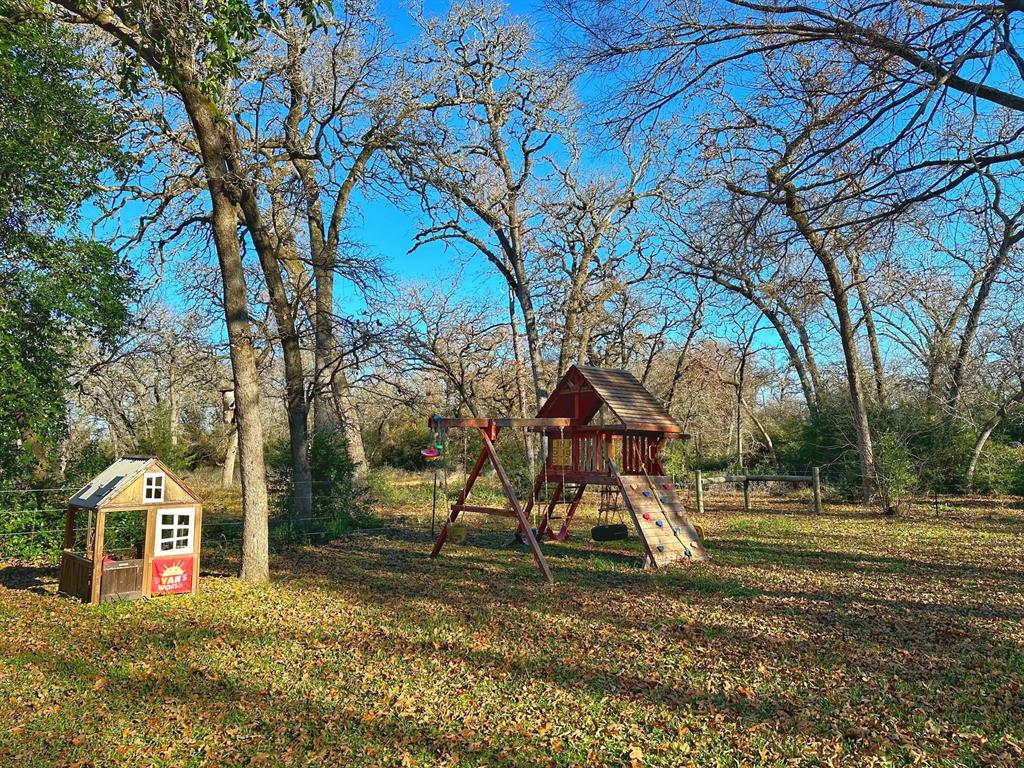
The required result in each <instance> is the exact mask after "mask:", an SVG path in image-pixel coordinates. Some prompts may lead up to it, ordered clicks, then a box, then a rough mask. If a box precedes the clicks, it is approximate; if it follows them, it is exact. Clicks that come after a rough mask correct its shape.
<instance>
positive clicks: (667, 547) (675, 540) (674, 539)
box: [616, 475, 709, 568]
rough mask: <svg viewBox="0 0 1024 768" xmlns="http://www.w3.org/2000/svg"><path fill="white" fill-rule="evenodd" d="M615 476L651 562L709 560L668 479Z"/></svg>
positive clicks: (666, 562)
mask: <svg viewBox="0 0 1024 768" xmlns="http://www.w3.org/2000/svg"><path fill="white" fill-rule="evenodd" d="M616 479H617V480H618V482H619V490H620V491H621V492H622V498H623V500H624V501H625V503H626V509H628V510H629V513H630V515H632V516H633V523H634V525H635V526H636V531H637V534H638V535H639V536H640V541H642V542H643V544H644V548H645V549H646V550H647V556H648V558H649V562H651V563H653V564H654V567H655V568H661V567H662V566H666V565H670V564H671V563H676V562H679V561H683V562H693V561H704V560H708V559H709V558H708V553H707V551H706V550H705V549H704V545H703V543H701V540H700V537H699V536H698V535H697V532H696V531H695V530H694V529H693V525H692V524H691V523H690V518H689V517H688V516H687V514H686V509H685V508H684V507H683V500H682V499H681V498H679V494H678V493H677V492H676V489H675V486H674V485H673V484H672V481H671V480H669V478H667V477H664V476H650V477H648V476H647V475H616Z"/></svg>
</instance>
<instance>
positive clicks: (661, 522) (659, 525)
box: [655, 520, 665, 528]
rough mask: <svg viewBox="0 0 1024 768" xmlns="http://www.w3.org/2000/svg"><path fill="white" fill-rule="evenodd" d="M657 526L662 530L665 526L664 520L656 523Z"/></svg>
mask: <svg viewBox="0 0 1024 768" xmlns="http://www.w3.org/2000/svg"><path fill="white" fill-rule="evenodd" d="M655 525H657V526H658V527H659V528H661V527H662V526H664V525H665V521H664V520H659V521H658V522H657V523H655Z"/></svg>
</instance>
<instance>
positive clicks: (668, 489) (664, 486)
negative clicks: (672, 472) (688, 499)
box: [661, 483, 672, 491]
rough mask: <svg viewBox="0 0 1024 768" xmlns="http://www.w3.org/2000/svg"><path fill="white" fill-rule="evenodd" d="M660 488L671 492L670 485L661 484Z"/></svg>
mask: <svg viewBox="0 0 1024 768" xmlns="http://www.w3.org/2000/svg"><path fill="white" fill-rule="evenodd" d="M661 487H662V488H664V489H665V490H666V491H671V490H672V483H662V484H661Z"/></svg>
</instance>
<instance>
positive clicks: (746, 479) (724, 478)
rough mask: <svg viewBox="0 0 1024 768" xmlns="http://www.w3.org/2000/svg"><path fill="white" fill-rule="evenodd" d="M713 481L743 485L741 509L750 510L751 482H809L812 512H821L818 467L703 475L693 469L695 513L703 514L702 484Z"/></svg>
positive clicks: (709, 483) (708, 483)
mask: <svg viewBox="0 0 1024 768" xmlns="http://www.w3.org/2000/svg"><path fill="white" fill-rule="evenodd" d="M713 483H735V484H736V485H742V486H743V511H744V512H750V484H751V483H810V485H811V488H812V490H813V492H814V513H815V514H817V515H820V514H821V513H822V504H821V473H820V471H819V469H818V467H812V468H811V474H809V475H719V476H713V477H703V475H702V473H701V471H700V470H699V469H697V470H694V473H693V486H694V489H695V490H696V496H697V514H698V515H703V514H704V486H705V484H707V485H711V484H713Z"/></svg>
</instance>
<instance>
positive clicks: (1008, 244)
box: [947, 229, 1024, 412]
mask: <svg viewBox="0 0 1024 768" xmlns="http://www.w3.org/2000/svg"><path fill="white" fill-rule="evenodd" d="M1011 232H1012V230H1009V229H1008V230H1006V231H1004V233H1003V238H1002V240H1001V241H1000V243H999V250H998V251H997V253H996V257H995V258H994V259H992V262H991V263H990V264H989V265H988V268H987V269H986V270H985V273H984V275H983V276H982V278H981V283H980V285H979V286H978V293H977V295H976V296H975V297H974V302H973V303H972V304H971V309H970V311H969V312H968V313H967V323H966V325H965V326H964V333H963V336H961V337H960V345H959V347H958V349H957V353H956V357H955V358H954V360H953V368H952V370H951V372H950V381H949V392H948V394H947V401H948V404H949V410H950V412H954V411H956V409H957V408H958V407H959V404H960V394H961V390H962V388H963V382H964V376H965V372H966V369H967V362H968V360H969V358H970V356H971V347H972V346H974V338H975V336H976V335H977V333H978V326H979V325H980V324H981V315H982V313H983V312H984V310H985V306H986V305H987V304H988V298H989V295H990V294H991V293H992V286H993V285H994V284H995V282H996V278H997V277H998V276H999V274H1000V272H1002V269H1003V266H1004V265H1005V264H1006V259H1007V257H1008V256H1009V254H1010V251H1011V250H1012V249H1013V246H1014V245H1016V244H1017V243H1018V242H1020V240H1021V237H1024V232H1015V233H1012V234H1011Z"/></svg>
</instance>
